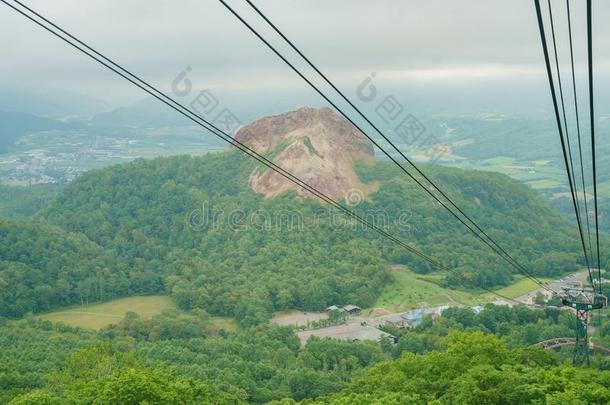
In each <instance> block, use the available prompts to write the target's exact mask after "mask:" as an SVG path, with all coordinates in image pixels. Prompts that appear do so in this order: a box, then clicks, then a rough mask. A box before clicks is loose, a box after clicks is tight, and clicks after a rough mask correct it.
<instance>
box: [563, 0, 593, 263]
mask: <svg viewBox="0 0 610 405" xmlns="http://www.w3.org/2000/svg"><path fill="white" fill-rule="evenodd" d="M566 10H567V15H568V37H569V39H570V64H571V67H572V90H573V92H574V112H575V114H576V133H577V136H578V155H579V162H580V178H581V180H582V190H583V191H582V193H583V196H584V198H583V202H584V206H585V212H584V217H585V219H586V222H587V240H588V244H589V255H590V257H591V258H592V257H593V247H592V245H591V225H590V223H589V207H588V202H587V186H586V185H585V171H584V160H583V157H582V140H581V136H580V115H579V113H578V97H577V95H576V74H575V69H574V48H573V45H572V18H571V12H570V0H566Z"/></svg>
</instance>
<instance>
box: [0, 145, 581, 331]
mask: <svg viewBox="0 0 610 405" xmlns="http://www.w3.org/2000/svg"><path fill="white" fill-rule="evenodd" d="M254 167H255V163H254V162H253V161H250V160H247V159H244V158H243V157H242V156H241V155H239V154H238V153H237V152H235V151H232V152H226V153H222V154H215V155H208V156H204V157H188V156H182V157H171V158H158V159H154V160H138V161H135V162H133V163H130V164H126V165H119V166H114V167H111V168H107V169H103V170H100V171H95V172H90V173H87V174H85V175H83V176H82V177H80V178H79V179H77V180H76V181H75V182H74V183H73V184H71V185H70V186H68V187H67V188H66V189H65V190H63V191H62V192H61V193H60V194H59V195H58V196H57V197H56V198H55V199H54V200H53V201H52V203H51V204H50V206H49V207H48V208H46V209H44V210H43V211H42V212H41V213H40V214H39V218H40V222H39V224H42V225H34V224H30V223H27V222H26V223H16V222H10V223H7V225H5V229H6V230H5V232H10V233H12V234H13V236H12V237H11V240H14V241H17V240H20V238H21V237H20V236H19V235H20V234H21V233H22V232H26V231H23V230H20V227H23V228H24V229H28V228H30V227H33V226H40V227H42V229H43V230H44V229H45V227H47V226H48V225H46V224H45V222H50V223H51V224H54V225H55V226H56V227H59V228H60V229H61V230H60V229H59V228H55V227H54V228H52V229H53V230H54V232H55V233H50V235H48V238H51V239H52V238H57V239H61V240H65V235H63V234H60V233H59V232H70V233H76V235H78V234H81V235H80V236H74V238H78V239H77V242H78V243H76V244H77V245H78V244H82V245H83V246H86V247H87V249H89V250H90V249H93V247H95V249H97V250H96V251H99V252H100V253H99V254H100V255H103V254H106V255H108V257H111V256H112V258H111V259H107V260H106V259H104V260H101V259H100V260H101V261H102V264H99V265H98V264H92V265H88V264H87V265H82V266H81V267H78V266H76V267H75V266H72V265H69V266H68V265H66V266H67V267H69V268H70V271H69V272H68V273H67V274H69V275H70V276H69V277H68V280H66V281H68V284H67V286H69V287H67V288H69V289H70V293H69V294H64V295H62V300H61V301H53V300H51V301H50V302H49V303H48V304H45V305H42V304H40V305H42V307H41V306H40V305H39V304H36V305H34V306H32V305H26V307H27V308H28V309H27V310H33V311H36V310H40V309H42V308H48V307H53V306H60V305H65V304H66V303H79V302H80V300H81V299H87V300H95V299H100V298H102V299H103V298H104V297H106V298H108V297H112V296H116V295H120V294H122V293H128V292H133V291H137V292H140V293H154V292H159V291H168V292H170V293H171V294H172V296H173V297H174V299H176V301H177V302H178V303H179V304H180V306H181V307H182V308H185V309H188V308H204V309H205V310H206V311H209V312H211V313H214V314H223V315H231V316H235V317H236V318H237V319H238V320H239V321H240V322H242V323H243V324H256V323H260V322H263V321H265V320H267V319H268V318H269V316H270V313H271V312H272V311H276V310H284V309H291V308H303V309H306V310H316V309H320V308H323V307H325V306H326V305H330V304H333V303H347V302H352V303H356V304H358V305H361V306H365V307H366V306H370V305H371V304H372V303H373V302H374V300H375V298H376V297H377V296H378V295H379V294H380V293H381V291H382V289H383V287H384V286H385V285H386V284H387V283H388V282H390V281H391V276H390V273H389V271H388V270H387V266H386V265H387V264H390V263H404V264H408V265H409V266H410V267H412V268H413V269H414V270H416V271H419V272H430V271H433V270H434V269H432V268H430V267H429V265H427V264H426V263H425V262H421V261H418V260H415V259H413V257H412V256H410V255H409V254H408V253H406V252H404V251H403V250H401V249H399V248H398V247H396V246H393V245H391V244H389V243H388V242H387V241H386V240H384V239H381V238H380V237H379V236H378V235H377V234H376V233H374V232H372V231H370V230H368V229H365V228H364V227H363V226H361V225H356V224H354V223H350V222H349V221H347V220H346V219H344V217H343V216H341V214H339V213H336V212H334V211H332V210H329V208H327V207H326V206H324V205H322V204H321V203H320V202H318V201H317V200H312V199H305V198H302V197H298V196H296V195H294V194H293V193H291V192H288V193H286V194H284V195H281V196H277V197H274V198H265V197H264V196H262V195H260V194H257V193H255V192H253V191H252V190H251V189H250V187H249V186H248V179H249V177H248V175H249V173H250V172H251V171H252V170H253V169H254ZM428 171H429V173H431V176H433V177H434V178H435V179H437V180H438V182H439V183H440V184H442V185H443V187H444V188H445V189H446V190H447V191H448V192H449V193H450V194H451V195H452V196H455V198H456V201H457V202H458V204H460V205H461V206H463V207H464V208H465V209H466V211H467V212H469V213H470V214H471V215H472V216H473V217H475V218H479V220H480V222H481V225H483V226H484V227H485V228H486V229H487V231H488V232H489V233H490V234H491V235H493V236H494V237H495V238H496V239H498V240H499V241H501V242H502V243H503V244H504V245H505V246H507V248H508V249H509V250H510V251H511V252H514V255H515V257H516V258H517V259H518V260H520V261H522V262H523V263H525V264H526V265H531V267H532V268H533V269H534V271H535V272H536V273H537V274H538V275H554V274H559V273H561V272H564V271H569V270H574V268H575V267H576V263H577V261H578V253H577V252H578V245H577V244H576V243H575V242H576V239H575V235H574V234H572V233H571V232H570V230H569V228H568V227H567V226H566V224H565V222H564V220H563V219H562V218H561V217H560V216H559V215H558V214H556V213H555V211H553V210H552V209H551V208H550V207H549V206H548V205H546V204H545V203H544V202H543V200H542V199H541V198H540V197H539V196H538V195H537V194H536V193H535V192H534V191H532V190H530V189H528V188H526V187H524V186H522V185H520V184H519V183H517V182H515V181H512V180H510V179H509V178H507V177H506V176H503V175H499V174H491V173H483V172H462V171H459V170H455V169H446V168H432V167H430V168H428ZM358 172H359V176H360V177H361V179H362V180H363V181H365V182H367V183H370V182H377V183H378V184H379V191H377V192H375V193H373V194H370V195H369V196H368V197H367V198H366V199H365V200H364V201H362V203H361V204H359V205H357V206H354V207H353V208H354V210H355V211H356V212H359V213H360V214H361V215H363V216H367V217H369V219H372V220H375V221H376V222H377V223H379V224H380V225H382V226H384V227H385V228H386V229H388V230H391V231H392V232H394V233H396V234H398V235H399V236H400V237H401V238H403V240H405V241H406V242H408V243H410V244H411V245H413V246H415V247H417V248H419V249H420V250H422V251H424V252H426V254H428V255H431V256H433V257H435V258H437V259H438V260H441V261H442V262H443V263H445V264H447V265H449V266H451V267H453V268H455V272H454V273H449V274H447V275H446V281H445V282H446V283H447V284H450V285H453V286H458V285H460V284H463V285H466V286H470V287H473V286H477V285H483V286H487V287H490V286H499V285H504V284H506V283H507V282H509V281H510V280H511V277H512V273H511V270H510V268H509V267H508V266H507V265H506V264H505V263H503V262H501V261H499V260H498V259H497V258H494V256H493V254H492V253H491V252H490V251H488V250H487V249H488V248H487V247H485V246H484V245H482V244H481V243H480V242H478V241H476V240H475V239H474V237H472V236H471V235H469V234H468V233H467V230H465V229H463V228H462V227H461V225H460V224H459V223H458V222H457V221H456V220H455V219H453V218H451V216H450V215H449V214H448V213H447V212H445V211H444V210H442V209H441V208H440V207H439V206H437V205H435V204H433V203H431V201H430V198H429V196H426V195H425V194H424V193H422V192H421V190H418V189H417V188H416V187H415V186H414V185H413V184H412V183H411V182H410V181H409V180H408V179H405V178H404V177H403V176H401V175H399V174H398V173H397V172H396V171H395V170H394V168H393V167H391V166H390V165H389V164H387V163H378V164H376V165H375V166H368V165H361V166H360V167H358ZM278 213H279V214H280V215H278ZM9 225H10V226H9ZM25 235H28V238H30V240H36V239H37V238H38V239H40V242H39V244H41V245H43V246H58V249H60V248H61V245H57V244H56V243H53V241H52V240H47V239H48V238H47V235H46V234H45V233H44V232H42V233H27V232H26V233H25ZM83 235H84V236H83ZM22 236H23V235H22ZM26 239H27V238H26ZM4 240H7V241H8V240H9V239H8V238H4ZM549 247H552V249H550V250H549ZM70 249H72V250H73V251H74V248H70ZM1 252H2V253H0V254H1V255H2V260H3V262H2V263H3V264H2V266H3V270H2V273H0V274H2V277H3V279H5V282H7V283H11V285H12V283H17V284H19V283H22V282H23V281H19V280H24V279H25V278H27V277H26V274H27V270H28V269H30V267H31V266H32V263H31V249H30V247H29V246H25V245H24V244H23V242H22V243H7V245H6V248H5V249H2V251H1ZM106 252H107V253H106ZM44 254H45V253H44V252H43V253H42V254H41V255H36V256H35V260H37V261H41V260H42V259H41V258H40V257H41V256H42V257H44ZM76 256H78V255H76ZM89 256H91V255H89ZM52 257H63V252H61V251H60V252H56V254H54V255H52ZM54 260H55V261H57V259H56V258H55V259H54ZM91 260H94V259H93V258H92V259H91ZM9 265H10V269H11V270H10V271H9ZM15 266H25V267H23V268H21V270H20V271H16V270H15ZM60 268H61V266H60ZM74 268H76V269H78V268H83V269H84V268H87V269H91V268H93V269H98V270H95V271H101V272H110V273H112V274H116V277H119V278H120V280H122V283H123V284H122V285H124V287H123V289H117V288H116V287H114V286H112V283H108V282H107V281H102V279H100V280H99V281H95V280H96V276H95V271H94V274H91V272H90V271H89V270H83V271H84V272H85V273H83V274H80V273H79V272H78V271H74ZM42 269H43V268H42V267H40V268H39V269H38V271H43V270H42ZM87 271H89V273H87ZM21 272H26V273H23V274H21ZM19 274H21V275H19ZM456 274H459V277H458V276H456ZM47 277H48V278H49V277H50V278H51V279H53V280H55V282H59V281H60V280H63V279H65V277H63V276H60V272H59V271H52V272H50V273H49V275H48V276H47ZM70 277H72V278H74V279H73V280H71V279H70ZM28 280H36V277H34V278H32V279H30V278H28ZM84 280H88V281H86V282H88V283H92V286H91V287H90V288H83V285H82V282H85V281H84ZM103 280H106V279H105V278H103ZM28 282H29V283H34V284H31V285H32V287H35V285H36V284H37V282H36V281H28ZM40 282H41V283H42V281H40ZM79 285H80V287H79ZM83 291H84V294H85V295H84V296H83V295H82V294H83ZM3 308H5V307H4V306H3ZM20 313H23V311H18V312H14V311H13V310H11V311H7V310H4V312H3V314H4V315H17V314H20Z"/></svg>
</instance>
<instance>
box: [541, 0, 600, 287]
mask: <svg viewBox="0 0 610 405" xmlns="http://www.w3.org/2000/svg"><path fill="white" fill-rule="evenodd" d="M534 3H535V6H536V16H537V19H538V29H539V31H540V42H541V43H542V50H543V53H544V62H545V66H546V72H547V76H548V81H549V87H550V89H551V98H552V100H553V110H554V112H555V121H556V123H557V130H558V131H559V139H560V141H561V150H562V152H563V159H564V163H565V167H566V172H567V174H568V183H569V184H570V192H571V193H572V203H573V205H574V213H575V214H576V222H577V224H578V230H579V234H580V240H581V244H582V248H583V252H584V253H585V255H586V247H585V239H584V235H583V232H582V227H581V224H580V219H579V217H578V208H577V206H576V199H575V198H574V186H573V184H572V177H571V176H570V165H569V163H568V154H567V151H566V145H565V140H564V138H563V130H562V126H561V118H560V115H559V107H558V104H557V94H556V93H555V84H554V80H553V71H552V68H551V61H550V58H549V51H548V47H547V42H546V35H545V32H544V22H543V19H542V10H541V8H540V0H534ZM588 272H589V280H590V282H591V286H593V275H592V273H591V269H590V268H588Z"/></svg>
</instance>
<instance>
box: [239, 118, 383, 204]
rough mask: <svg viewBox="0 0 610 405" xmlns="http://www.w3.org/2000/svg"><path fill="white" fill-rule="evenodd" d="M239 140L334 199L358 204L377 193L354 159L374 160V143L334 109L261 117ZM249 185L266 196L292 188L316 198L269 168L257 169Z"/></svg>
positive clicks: (370, 161)
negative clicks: (364, 179) (356, 165)
mask: <svg viewBox="0 0 610 405" xmlns="http://www.w3.org/2000/svg"><path fill="white" fill-rule="evenodd" d="M235 136H236V138H237V139H238V140H239V141H240V142H243V143H245V144H246V145H248V146H249V147H251V148H252V149H254V150H255V151H257V152H259V153H261V154H265V155H267V156H268V155H271V156H272V157H273V162H274V163H276V164H277V165H278V166H280V167H282V168H284V169H285V170H287V171H289V172H290V173H292V174H294V175H295V176H296V177H298V178H300V179H301V180H303V181H304V182H306V183H308V184H310V185H311V186H313V187H315V188H316V189H318V190H320V191H321V192H323V193H324V194H326V195H328V196H331V197H333V198H337V199H347V201H348V202H354V201H353V200H354V199H358V198H363V197H364V196H366V194H368V193H370V192H372V191H375V190H376V185H375V184H365V183H363V182H362V181H360V179H359V178H358V175H357V174H356V171H355V170H354V163H355V162H356V161H359V162H362V163H365V164H372V163H373V162H374V152H373V145H372V144H371V142H370V141H369V140H368V139H367V138H366V137H365V136H364V135H363V134H362V133H361V132H360V131H358V130H357V129H356V128H355V127H354V126H353V125H352V124H350V123H349V122H348V121H347V120H345V119H344V118H343V117H341V116H339V115H338V114H336V113H335V112H333V111H332V110H331V109H330V108H319V109H316V108H309V107H302V108H299V109H298V110H296V111H291V112H288V113H285V114H281V115H275V116H271V117H265V118H261V119H259V120H257V121H254V122H253V123H251V124H249V125H246V126H245V127H243V128H241V129H240V130H239V131H238V132H237V134H236V135H235ZM250 185H251V186H252V188H253V190H254V191H256V192H258V193H262V194H265V195H267V196H274V195H277V194H279V193H282V192H284V191H289V190H294V191H296V192H297V193H299V194H300V195H302V196H306V197H313V196H312V195H311V194H310V193H308V192H307V191H305V190H303V189H302V188H301V187H298V186H297V185H295V184H294V183H292V182H290V181H289V180H288V179H286V178H284V177H283V176H282V175H280V174H278V173H276V172H275V171H273V170H271V169H267V168H262V169H261V168H257V169H255V170H254V171H253V172H252V173H251V175H250ZM350 200H351V201H350Z"/></svg>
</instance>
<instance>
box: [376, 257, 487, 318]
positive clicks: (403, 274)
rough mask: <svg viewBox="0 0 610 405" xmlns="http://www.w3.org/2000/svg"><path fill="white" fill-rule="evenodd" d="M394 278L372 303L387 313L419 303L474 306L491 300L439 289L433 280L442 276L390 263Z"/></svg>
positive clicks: (415, 306)
mask: <svg viewBox="0 0 610 405" xmlns="http://www.w3.org/2000/svg"><path fill="white" fill-rule="evenodd" d="M392 272H393V274H394V277H395V279H396V281H395V282H394V283H393V284H392V285H389V286H388V287H386V289H385V290H384V292H383V294H382V295H381V297H380V298H379V299H378V300H377V302H376V303H375V307H376V308H385V309H387V310H388V311H390V312H400V311H407V310H409V309H413V308H419V307H421V306H437V305H444V304H452V305H456V304H461V305H477V304H481V303H485V302H489V301H491V299H490V298H489V297H487V296H486V295H484V294H477V293H469V292H466V291H457V290H450V289H447V288H443V287H441V286H439V285H437V284H436V283H434V280H435V279H439V277H441V278H442V275H438V274H431V275H426V276H422V275H418V274H416V273H414V272H412V271H411V270H409V269H408V268H407V267H405V266H394V267H393V269H392Z"/></svg>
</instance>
